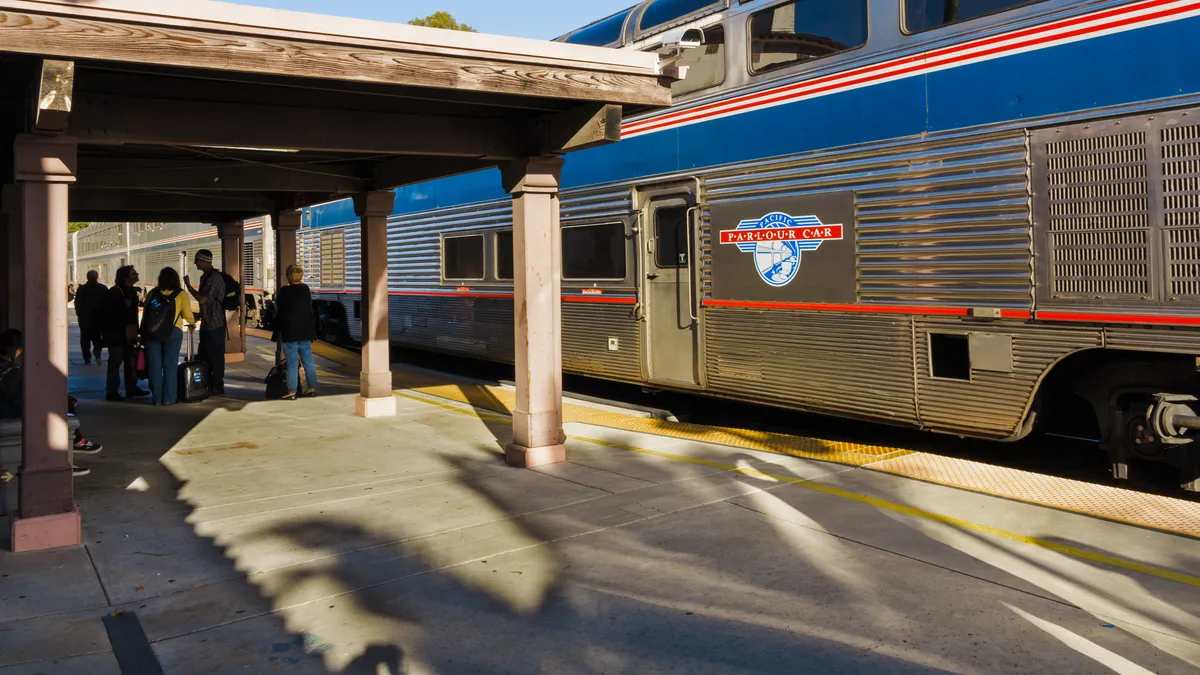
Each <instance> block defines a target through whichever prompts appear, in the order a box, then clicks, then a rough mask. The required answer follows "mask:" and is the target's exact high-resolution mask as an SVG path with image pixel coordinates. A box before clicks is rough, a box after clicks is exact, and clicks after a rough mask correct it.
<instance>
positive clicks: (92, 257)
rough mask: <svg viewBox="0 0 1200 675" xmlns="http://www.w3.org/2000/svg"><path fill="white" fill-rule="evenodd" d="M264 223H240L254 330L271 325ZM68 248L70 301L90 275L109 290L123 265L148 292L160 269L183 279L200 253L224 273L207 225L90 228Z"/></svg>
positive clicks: (271, 280) (269, 251)
mask: <svg viewBox="0 0 1200 675" xmlns="http://www.w3.org/2000/svg"><path fill="white" fill-rule="evenodd" d="M264 220H265V219H256V220H249V221H246V222H245V223H244V227H245V239H244V244H243V246H244V250H243V254H242V265H243V278H244V279H245V282H244V283H243V284H242V287H243V290H244V292H245V295H246V317H247V323H248V325H251V326H255V327H258V328H267V327H268V326H269V325H270V319H271V317H270V311H271V308H272V304H271V297H272V291H273V290H274V284H275V263H274V244H273V243H272V241H271V239H272V234H273V233H272V231H271V229H270V228H269V227H265V228H264ZM68 243H69V248H68V254H69V256H70V258H69V259H68V262H67V274H68V278H69V280H68V295H72V294H73V293H72V291H73V290H74V288H75V287H76V286H78V285H79V284H82V283H84V282H86V281H87V273H88V272H89V271H95V272H96V273H97V274H98V275H99V277H100V281H101V282H102V283H104V284H106V285H111V284H112V283H113V278H114V276H115V275H116V271H117V268H118V267H121V266H122V265H133V266H134V267H135V268H137V270H138V272H139V273H140V274H141V277H142V278H141V282H140V283H139V286H140V287H141V288H142V289H146V288H151V287H153V286H154V283H155V280H156V279H157V278H158V273H159V271H160V270H161V269H162V268H164V267H174V268H175V270H176V271H178V272H179V275H180V276H181V277H182V276H184V275H187V274H190V273H192V267H193V263H192V259H193V258H194V257H195V254H196V251H197V250H199V249H208V250H209V251H212V254H213V265H214V266H216V267H217V269H223V268H222V264H223V262H224V261H223V259H222V255H223V253H222V248H221V240H220V239H219V238H218V237H217V230H216V228H214V227H213V226H212V224H210V223H153V222H145V223H91V224H89V225H88V226H87V227H85V228H83V229H82V230H79V231H78V232H73V233H72V234H71V238H70V240H69V242H68ZM193 283H199V279H198V278H196V279H194V280H193ZM194 304H195V303H194V302H193V305H194Z"/></svg>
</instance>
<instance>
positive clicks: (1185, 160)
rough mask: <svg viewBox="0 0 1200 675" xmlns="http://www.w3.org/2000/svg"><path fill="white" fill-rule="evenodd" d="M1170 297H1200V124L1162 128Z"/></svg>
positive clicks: (1164, 219) (1186, 298)
mask: <svg viewBox="0 0 1200 675" xmlns="http://www.w3.org/2000/svg"><path fill="white" fill-rule="evenodd" d="M1162 161H1163V164H1162V172H1163V227H1164V229H1165V234H1166V242H1167V258H1168V271H1167V274H1168V284H1167V287H1168V293H1169V296H1168V298H1169V299H1170V300H1171V301H1179V300H1190V301H1196V300H1200V126H1197V125H1192V126H1186V127H1178V126H1176V127H1168V128H1165V129H1163V130H1162Z"/></svg>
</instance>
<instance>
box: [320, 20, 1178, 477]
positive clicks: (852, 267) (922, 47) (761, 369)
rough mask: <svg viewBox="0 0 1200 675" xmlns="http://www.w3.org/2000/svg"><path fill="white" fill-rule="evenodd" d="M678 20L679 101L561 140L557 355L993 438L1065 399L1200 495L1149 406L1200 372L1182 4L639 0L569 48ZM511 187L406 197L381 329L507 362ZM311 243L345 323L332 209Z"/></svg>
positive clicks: (342, 217) (1018, 431)
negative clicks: (616, 139)
mask: <svg viewBox="0 0 1200 675" xmlns="http://www.w3.org/2000/svg"><path fill="white" fill-rule="evenodd" d="M679 27H693V28H699V29H702V30H703V33H704V36H705V44H704V45H703V46H701V47H699V48H697V49H693V50H690V51H687V52H685V54H684V56H683V58H682V63H683V64H684V65H688V66H689V70H688V72H687V73H686V75H685V76H684V77H683V79H681V80H679V81H677V82H675V83H674V85H673V88H674V94H675V101H674V104H673V106H672V107H671V108H669V109H666V110H660V111H652V112H645V111H642V112H639V111H630V114H628V115H627V117H626V119H625V122H624V126H623V140H622V142H621V143H618V144H614V145H610V146H605V147H599V148H594V149H590V150H586V151H583V152H579V153H576V154H573V155H571V156H570V157H568V159H567V163H566V167H565V170H564V176H563V183H564V191H563V193H562V248H563V260H562V264H563V273H564V282H563V288H562V296H563V352H564V353H563V359H564V367H565V368H566V369H567V370H568V371H570V372H574V373H580V374H584V375H589V376H593V377H597V378H608V379H611V380H619V381H624V382H631V383H638V384H641V385H643V386H646V387H650V388H659V389H669V390H681V391H694V392H699V393H703V394H707V395H710V396H715V397H725V398H729V399H738V400H746V401H753V402H758V403H762V404H768V405H772V406H779V407H782V408H789V409H796V410H804V411H813V412H819V413H826V414H831V415H839V416H846V417H852V418H860V419H868V420H873V421H879V422H887V423H892V424H898V425H907V426H913V427H919V428H923V429H927V430H931V431H936V432H942V433H947V434H955V435H961V436H973V437H982V438H991V439H999V440H1016V439H1020V438H1023V437H1024V436H1026V435H1027V434H1029V433H1030V432H1031V431H1032V430H1033V429H1034V428H1035V427H1037V426H1039V425H1041V424H1042V423H1048V422H1053V421H1055V420H1056V419H1058V418H1064V419H1065V418H1066V417H1067V415H1068V413H1069V412H1070V411H1072V410H1076V409H1077V408H1080V407H1082V408H1083V409H1084V410H1087V411H1088V412H1089V414H1088V418H1089V419H1090V420H1093V421H1094V424H1089V426H1090V427H1093V428H1091V429H1090V430H1089V431H1088V432H1089V433H1093V434H1099V438H1100V439H1101V444H1102V446H1103V447H1104V448H1105V450H1106V451H1107V452H1108V454H1109V457H1110V459H1111V461H1112V464H1113V467H1114V471H1115V472H1116V474H1117V476H1118V477H1124V472H1125V470H1126V465H1127V461H1128V460H1129V459H1130V458H1131V457H1135V456H1140V457H1145V458H1148V459H1155V460H1163V461H1168V462H1171V463H1172V464H1174V465H1175V466H1177V467H1179V468H1180V471H1181V476H1182V479H1181V482H1182V483H1184V484H1185V486H1186V487H1189V488H1191V489H1198V488H1200V481H1197V480H1196V479H1197V477H1200V451H1197V450H1196V449H1195V448H1194V447H1193V446H1191V445H1189V444H1187V443H1186V441H1187V440H1188V439H1187V438H1185V437H1182V436H1185V435H1186V430H1182V429H1175V430H1173V431H1172V430H1171V429H1166V428H1164V425H1162V424H1161V422H1162V419H1163V418H1162V417H1161V416H1160V415H1159V413H1161V412H1163V410H1164V408H1163V406H1164V405H1165V404H1167V403H1170V404H1171V405H1176V406H1183V408H1179V409H1183V410H1185V411H1190V408H1188V406H1189V404H1190V401H1191V400H1193V399H1191V397H1192V396H1193V395H1195V394H1197V390H1198V387H1197V364H1198V358H1200V69H1197V68H1195V67H1194V64H1192V63H1191V61H1190V59H1188V58H1186V57H1185V56H1184V55H1185V54H1186V49H1187V46H1188V45H1191V44H1194V43H1196V42H1197V41H1198V40H1200V1H1197V0H1190V1H1188V0H1139V1H1136V2H1134V1H1129V0H1123V1H1118V0H1082V1H1081V0H1070V1H1067V0H1031V1H1024V0H718V1H715V2H714V1H712V0H646V1H645V2H642V3H640V4H638V5H637V6H635V7H632V8H630V9H628V10H625V11H623V12H619V13H617V14H614V15H613V16H610V17H607V18H604V19H602V20H600V21H598V22H596V23H594V24H591V25H589V26H586V27H584V28H582V29H580V30H578V31H575V32H572V33H570V34H568V35H566V36H564V37H562V38H560V40H562V41H564V42H568V43H577V44H589V45H600V46H609V47H613V48H620V49H647V50H656V49H658V48H659V46H660V43H661V42H662V35H663V34H664V32H665V31H667V30H669V29H675V28H679ZM500 185H501V182H500V179H499V177H498V173H497V172H496V171H488V172H478V173H473V174H468V175H463V176H457V177H452V178H447V179H442V180H438V181H434V182H429V183H424V184H420V185H414V186H409V187H405V188H402V189H399V190H397V193H396V209H395V214H394V216H393V217H392V218H391V221H390V236H389V240H388V248H389V260H390V292H391V299H390V304H389V311H390V321H391V337H392V340H393V341H394V342H395V343H396V344H399V345H404V346H407V347H413V348H420V349H425V350H435V351H439V352H446V353H451V354H461V355H469V356H472V357H478V358H484V359H493V360H497V361H511V359H512V356H513V302H512V288H511V279H512V263H511V254H512V233H511V221H510V218H511V205H510V200H509V198H508V197H507V196H506V195H504V194H503V193H502V191H501V187H500ZM301 239H302V241H301V246H302V251H303V253H302V255H303V258H304V264H305V267H306V268H307V269H308V270H310V276H311V277H312V282H313V283H312V284H311V285H312V286H313V287H314V288H315V289H318V291H319V292H318V294H317V297H318V298H319V303H320V304H321V306H322V314H323V316H324V317H325V323H324V325H325V328H326V332H327V333H328V334H329V335H330V337H333V338H338V337H340V338H342V339H349V340H357V339H359V337H360V335H361V332H360V331H361V306H360V302H359V297H360V296H359V279H360V263H359V260H360V253H359V228H358V225H357V222H356V219H355V218H354V215H353V212H352V209H351V206H350V205H349V203H347V202H340V203H334V204H329V205H325V206H321V207H316V208H312V209H309V210H308V211H307V212H306V214H305V227H304V229H303V230H302V235H301ZM1159 394H1170V395H1172V396H1171V397H1169V398H1168V399H1165V400H1164V399H1162V398H1161V397H1159V396H1157V395H1159ZM1167 426H1169V425H1167ZM1080 433H1083V432H1080Z"/></svg>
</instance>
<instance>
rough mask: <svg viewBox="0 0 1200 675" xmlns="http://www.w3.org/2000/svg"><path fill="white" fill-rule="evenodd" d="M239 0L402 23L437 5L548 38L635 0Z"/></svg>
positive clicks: (485, 25)
mask: <svg viewBox="0 0 1200 675" xmlns="http://www.w3.org/2000/svg"><path fill="white" fill-rule="evenodd" d="M229 1H230V2H236V3H238V4H242V5H259V6H261V7H276V8H279V9H294V10H297V11H301V12H315V13H317V14H336V15H339V16H350V17H354V18H356V19H374V20H377V21H390V22H393V23H406V22H408V21H409V20H410V19H413V18H415V17H423V16H428V15H429V14H432V13H434V12H436V11H439V10H444V11H447V12H450V13H451V14H453V15H454V18H455V19H458V20H459V21H461V22H462V23H465V24H467V25H469V26H472V27H473V28H475V29H476V30H478V31H480V32H483V33H495V34H497V35H515V36H517V37H529V38H540V39H543V40H551V39H553V38H556V37H558V36H559V35H562V34H563V33H566V32H567V31H569V30H572V29H575V28H578V27H580V26H583V25H585V24H588V23H591V22H592V21H595V20H596V19H601V18H604V17H605V16H608V15H609V14H613V13H614V12H617V11H618V10H621V9H625V8H626V7H629V6H632V5H634V4H636V3H637V0H229Z"/></svg>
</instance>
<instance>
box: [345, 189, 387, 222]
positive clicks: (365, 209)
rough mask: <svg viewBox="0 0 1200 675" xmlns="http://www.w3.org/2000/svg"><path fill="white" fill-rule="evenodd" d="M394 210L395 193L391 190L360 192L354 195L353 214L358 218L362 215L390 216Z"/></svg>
mask: <svg viewBox="0 0 1200 675" xmlns="http://www.w3.org/2000/svg"><path fill="white" fill-rule="evenodd" d="M395 210H396V193H394V192H392V191H391V190H376V191H374V192H360V193H358V194H356V195H354V215H356V216H358V217H359V218H362V217H363V216H374V217H379V216H390V215H392V211H395Z"/></svg>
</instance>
